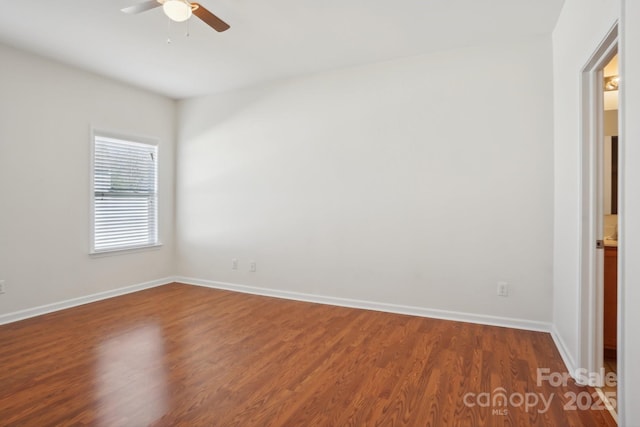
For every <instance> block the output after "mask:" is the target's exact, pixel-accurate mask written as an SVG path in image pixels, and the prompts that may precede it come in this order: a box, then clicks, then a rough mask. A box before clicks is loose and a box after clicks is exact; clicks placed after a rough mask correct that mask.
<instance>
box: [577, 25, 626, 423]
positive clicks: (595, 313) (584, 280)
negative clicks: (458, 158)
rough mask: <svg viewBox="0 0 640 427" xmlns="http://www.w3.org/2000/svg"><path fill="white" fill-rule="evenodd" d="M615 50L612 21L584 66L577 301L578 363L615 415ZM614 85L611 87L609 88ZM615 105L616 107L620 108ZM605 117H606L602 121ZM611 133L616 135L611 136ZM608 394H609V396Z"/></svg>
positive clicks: (617, 213) (617, 206)
mask: <svg viewBox="0 0 640 427" xmlns="http://www.w3.org/2000/svg"><path fill="white" fill-rule="evenodd" d="M617 55H618V25H617V24H616V25H615V26H614V27H613V28H612V29H611V30H610V32H609V34H608V35H607V37H605V39H604V40H603V42H602V43H601V45H600V46H599V47H598V49H597V50H596V51H595V53H594V54H593V56H592V57H591V58H590V59H589V61H588V62H587V65H586V66H585V67H584V69H583V72H582V99H583V106H582V126H583V128H582V148H581V151H582V159H581V160H582V167H581V175H582V192H581V200H582V218H581V220H582V221H581V242H580V256H581V270H580V301H579V304H580V306H579V307H580V334H579V339H580V344H579V345H580V347H579V350H580V353H579V366H580V367H581V368H584V369H586V370H587V371H588V373H589V376H588V378H589V385H591V386H594V387H598V390H599V392H600V395H601V397H602V398H603V401H604V402H605V404H607V407H608V408H609V409H610V411H611V412H612V415H613V416H614V418H616V412H615V408H614V404H613V403H614V402H617V401H618V400H619V399H618V396H617V387H615V386H616V385H617V378H616V376H615V375H616V374H615V373H614V374H613V376H611V375H609V376H608V375H607V374H606V373H607V369H606V368H609V370H611V371H613V370H614V369H615V371H617V355H616V353H618V354H619V353H621V352H622V351H621V346H622V345H623V344H624V343H621V342H618V336H619V334H618V333H617V330H618V329H619V325H620V324H619V322H620V318H621V316H620V313H619V310H618V309H617V308H618V304H617V302H618V301H617V295H618V292H617V291H618V288H619V283H618V280H617V273H618V262H617V260H618V252H617V251H618V247H617V241H618V240H619V238H620V237H621V236H619V235H618V234H619V228H618V226H617V224H618V222H619V218H620V217H621V216H622V215H624V212H622V209H621V208H622V206H621V205H620V204H618V203H617V199H618V195H619V192H618V191H617V189H618V183H619V180H618V174H617V164H618V162H617V161H615V162H614V157H615V159H618V155H619V153H620V152H621V150H619V149H618V145H619V144H622V143H623V141H620V140H619V139H618V138H617V114H616V118H615V119H614V120H613V123H612V119H611V116H612V115H613V114H614V113H609V111H613V110H614V109H613V108H612V106H611V103H612V102H611V98H612V97H615V98H616V106H617V95H618V93H619V89H618V87H617V84H618V82H619V78H618V77H617V75H618V74H617V58H618V56H617ZM612 68H615V71H616V72H615V73H613V72H612ZM605 76H606V78H605ZM614 85H615V86H616V87H615V89H616V90H615V91H614V90H613V89H612V87H613V86H614ZM609 89H611V90H609ZM614 92H615V95H614ZM605 104H609V105H607V108H608V109H605ZM615 110H616V111H617V112H619V111H620V110H619V108H616V109H615ZM607 116H609V117H607ZM605 118H607V119H608V120H607V121H605ZM605 125H606V126H605ZM612 125H615V132H614V131H613V130H612V129H611V128H612V127H613V126H612ZM614 133H615V135H614ZM605 136H608V138H605ZM614 136H616V138H615V139H614V138H613V137H614ZM614 170H615V173H614ZM614 185H615V188H614ZM605 276H606V278H605ZM605 286H606V287H607V288H606V289H605ZM605 347H607V356H610V357H607V358H605ZM617 350H618V351H617ZM605 362H607V365H605ZM605 387H607V388H605ZM607 397H610V398H611V399H610V402H609V399H607Z"/></svg>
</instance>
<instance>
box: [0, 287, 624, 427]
mask: <svg viewBox="0 0 640 427" xmlns="http://www.w3.org/2000/svg"><path fill="white" fill-rule="evenodd" d="M0 367H1V368H0V369H1V371H0V424H2V425H5V426H13V425H15V426H36V427H43V426H83V425H91V426H127V427H129V426H146V425H153V426H243V427H246V426H305V427H306V426H470V427H479V426H559V427H560V426H562V427H567V426H585V427H589V426H614V425H615V423H614V421H613V419H612V418H611V416H610V415H609V414H608V412H607V411H606V410H565V409H563V406H565V405H567V404H569V405H570V404H571V394H570V393H589V394H590V395H591V393H593V392H594V390H593V389H590V388H585V387H579V386H577V385H575V384H574V383H573V381H569V384H568V385H566V386H560V387H552V386H551V385H550V384H549V382H546V381H545V382H543V383H542V385H541V386H537V385H536V379H537V376H536V368H537V367H543V368H549V369H550V371H551V372H562V371H563V370H564V366H563V365H562V362H561V360H560V356H559V354H558V352H557V350H556V349H555V347H554V345H553V342H552V340H551V338H550V336H549V335H548V334H545V333H539V332H528V331H521V330H513V329H507V328H500V327H491V326H482V325H475V324H468V323H459V322H451V321H444V320H436V319H425V318H419V317H412V316H403V315H396V314H388V313H380V312H374V311H366V310H357V309H350V308H341V307H333V306H327V305H319V304H311V303H304V302H295V301H287V300H281V299H274V298H267V297H261V296H254V295H246V294H239V293H233V292H226V291H219V290H212V289H206V288H199V287H194V286H187V285H181V284H171V285H166V286H162V287H159V288H154V289H149V290H146V291H142V292H138V293H134V294H129V295H125V296H122V297H117V298H113V299H109V300H105V301H100V302H96V303H93V304H88V305H84V306H80V307H76V308H73V309H69V310H65V311H61V312H57V313H52V314H48V315H45V316H40V317H37V318H33V319H28V320H24V321H21V322H16V323H12V324H8V325H4V326H0ZM499 387H502V388H503V389H504V392H503V394H504V395H505V396H507V397H508V398H509V399H510V400H511V403H508V402H507V405H506V406H505V405H501V403H503V402H502V401H501V400H500V399H499V397H500V396H499V394H500V392H501V390H500V389H498V388H499ZM481 393H488V394H482V395H481ZM526 393H529V394H526ZM533 393H537V394H536V396H543V397H544V398H545V399H551V400H550V402H551V403H550V405H549V407H548V410H546V411H544V410H543V409H544V405H543V404H542V403H538V404H537V405H536V406H533V407H530V408H528V410H527V408H526V407H525V405H524V404H522V401H521V399H520V398H515V397H514V396H521V397H522V398H525V397H526V398H527V399H529V400H530V402H533V396H534V395H533ZM487 399H488V400H487ZM491 402H493V403H495V405H494V406H491ZM594 403H595V402H594ZM485 404H486V405H485ZM471 405H474V406H471Z"/></svg>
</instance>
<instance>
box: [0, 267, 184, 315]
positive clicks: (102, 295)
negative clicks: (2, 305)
mask: <svg viewBox="0 0 640 427" xmlns="http://www.w3.org/2000/svg"><path fill="white" fill-rule="evenodd" d="M173 281H174V280H173V278H172V277H168V278H164V279H158V280H152V281H150V282H145V283H139V284H137V285H132V286H126V287H124V288H118V289H112V290H110V291H104V292H99V293H97V294H91V295H86V296H83V297H79V298H72V299H69V300H65V301H60V302H55V303H53V304H46V305H41V306H38V307H34V308H28V309H26V310H20V311H14V312H12V313H7V314H2V315H0V325H4V324H6V323H11V322H17V321H18V320H23V319H28V318H30V317H35V316H40V315H42V314H47V313H51V312H54V311H59V310H64V309H67V308H71V307H76V306H79V305H83V304H88V303H90V302H96V301H100V300H103V299H107V298H113V297H117V296H120V295H125V294H130V293H132V292H138V291H142V290H144V289H149V288H155V287H156V286H162V285H166V284H168V283H171V282H173Z"/></svg>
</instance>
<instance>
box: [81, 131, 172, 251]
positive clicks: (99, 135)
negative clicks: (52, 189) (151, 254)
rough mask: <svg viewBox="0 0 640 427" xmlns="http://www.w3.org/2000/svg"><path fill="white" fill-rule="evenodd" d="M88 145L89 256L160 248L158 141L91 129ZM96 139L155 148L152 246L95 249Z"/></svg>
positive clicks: (156, 139)
mask: <svg viewBox="0 0 640 427" xmlns="http://www.w3.org/2000/svg"><path fill="white" fill-rule="evenodd" d="M90 134H91V137H90V141H89V145H90V150H89V151H90V161H89V211H90V212H89V217H90V218H89V255H90V256H92V257H98V256H108V255H118V254H122V253H130V252H139V251H147V250H151V249H158V248H160V247H161V246H162V235H161V227H160V218H161V214H160V141H159V139H158V138H155V137H149V136H140V135H134V134H131V133H124V132H114V131H110V130H104V129H99V128H91V131H90ZM96 138H112V139H119V140H122V141H125V142H132V143H136V144H147V145H151V146H154V147H156V159H155V163H156V165H155V167H156V200H155V201H156V203H155V210H156V212H155V214H156V221H155V223H156V224H155V225H156V242H155V243H152V244H141V245H135V246H128V247H120V248H107V249H96V248H95V225H96V209H95V208H96V203H95V188H94V185H95V155H96Z"/></svg>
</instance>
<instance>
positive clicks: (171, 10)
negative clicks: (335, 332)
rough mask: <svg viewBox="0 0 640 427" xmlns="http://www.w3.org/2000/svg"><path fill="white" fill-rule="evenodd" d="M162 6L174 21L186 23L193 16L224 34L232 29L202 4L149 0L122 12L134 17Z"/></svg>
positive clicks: (174, 0) (181, 0) (184, 0)
mask: <svg viewBox="0 0 640 427" xmlns="http://www.w3.org/2000/svg"><path fill="white" fill-rule="evenodd" d="M160 6H162V10H163V11H164V13H165V15H167V16H168V17H169V19H171V20H172V21H176V22H182V21H186V20H187V19H189V18H191V15H192V14H193V15H196V16H197V17H198V18H200V19H201V20H202V21H203V22H204V23H205V24H207V25H208V26H210V27H211V28H213V29H214V30H216V31H218V32H223V31H226V30H228V29H229V28H230V26H229V24H227V23H226V22H224V21H223V20H222V19H220V18H218V17H217V16H216V15H214V14H213V13H211V12H209V11H208V10H207V9H206V8H205V7H204V6H202V5H201V4H200V3H189V2H188V1H187V0H147V1H145V2H142V3H138V4H134V5H133V6H129V7H125V8H124V9H122V11H123V12H124V13H128V14H131V15H134V14H136V13H141V12H145V11H147V10H150V9H155V8H156V7H160Z"/></svg>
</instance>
